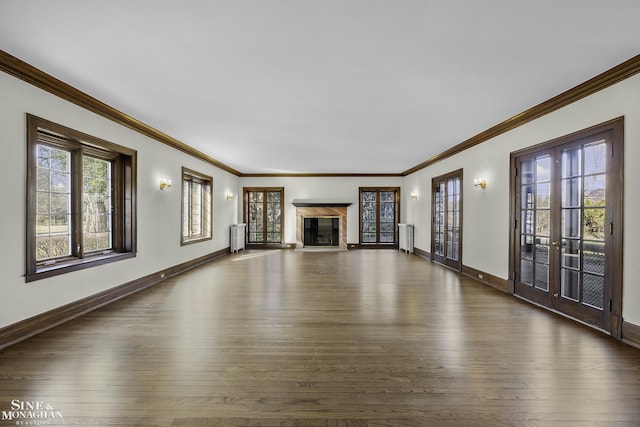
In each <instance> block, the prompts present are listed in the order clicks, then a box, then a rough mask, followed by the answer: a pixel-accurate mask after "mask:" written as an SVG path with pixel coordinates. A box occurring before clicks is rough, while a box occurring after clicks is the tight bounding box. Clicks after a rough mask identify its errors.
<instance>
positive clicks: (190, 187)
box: [181, 168, 213, 245]
mask: <svg viewBox="0 0 640 427" xmlns="http://www.w3.org/2000/svg"><path fill="white" fill-rule="evenodd" d="M212 188H213V179H212V178H211V177H210V176H206V175H203V174H201V173H198V172H195V171H192V170H189V169H187V168H182V241H181V243H182V244H183V245H186V244H190V243H195V242H200V241H202V240H210V239H211V228H212V227H211V218H212V211H213V205H212V197H211V193H212Z"/></svg>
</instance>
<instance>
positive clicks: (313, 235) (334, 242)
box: [302, 217, 340, 246]
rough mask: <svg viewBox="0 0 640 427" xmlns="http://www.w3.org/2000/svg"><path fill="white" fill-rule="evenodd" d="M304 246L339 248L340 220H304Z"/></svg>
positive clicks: (336, 218)
mask: <svg viewBox="0 0 640 427" xmlns="http://www.w3.org/2000/svg"><path fill="white" fill-rule="evenodd" d="M302 242H303V243H304V245H305V246H340V218H339V217H333V218H327V217H311V218H304V238H303V240H302Z"/></svg>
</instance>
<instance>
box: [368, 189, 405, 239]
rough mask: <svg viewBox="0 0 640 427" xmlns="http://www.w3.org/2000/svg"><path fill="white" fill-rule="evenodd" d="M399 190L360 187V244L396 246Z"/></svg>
mask: <svg viewBox="0 0 640 427" xmlns="http://www.w3.org/2000/svg"><path fill="white" fill-rule="evenodd" d="M399 218H400V188H398V187H388V188H365V187H360V244H361V245H363V246H381V247H385V246H396V247H397V246H398V221H399Z"/></svg>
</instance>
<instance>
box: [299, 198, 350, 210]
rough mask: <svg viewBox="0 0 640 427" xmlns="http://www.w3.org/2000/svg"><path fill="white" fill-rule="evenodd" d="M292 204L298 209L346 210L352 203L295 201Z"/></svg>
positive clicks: (310, 200)
mask: <svg viewBox="0 0 640 427" xmlns="http://www.w3.org/2000/svg"><path fill="white" fill-rule="evenodd" d="M291 204H292V205H293V206H295V207H297V208H346V207H347V206H351V202H337V201H333V200H324V199H295V200H294V201H293V202H291Z"/></svg>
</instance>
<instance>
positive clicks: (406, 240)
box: [398, 224, 413, 254]
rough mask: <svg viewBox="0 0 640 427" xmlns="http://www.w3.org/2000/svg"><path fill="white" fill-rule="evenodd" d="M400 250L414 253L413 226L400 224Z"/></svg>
mask: <svg viewBox="0 0 640 427" xmlns="http://www.w3.org/2000/svg"><path fill="white" fill-rule="evenodd" d="M398 249H400V250H401V251H405V252H407V253H410V254H412V253H413V225H411V224H398Z"/></svg>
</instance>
